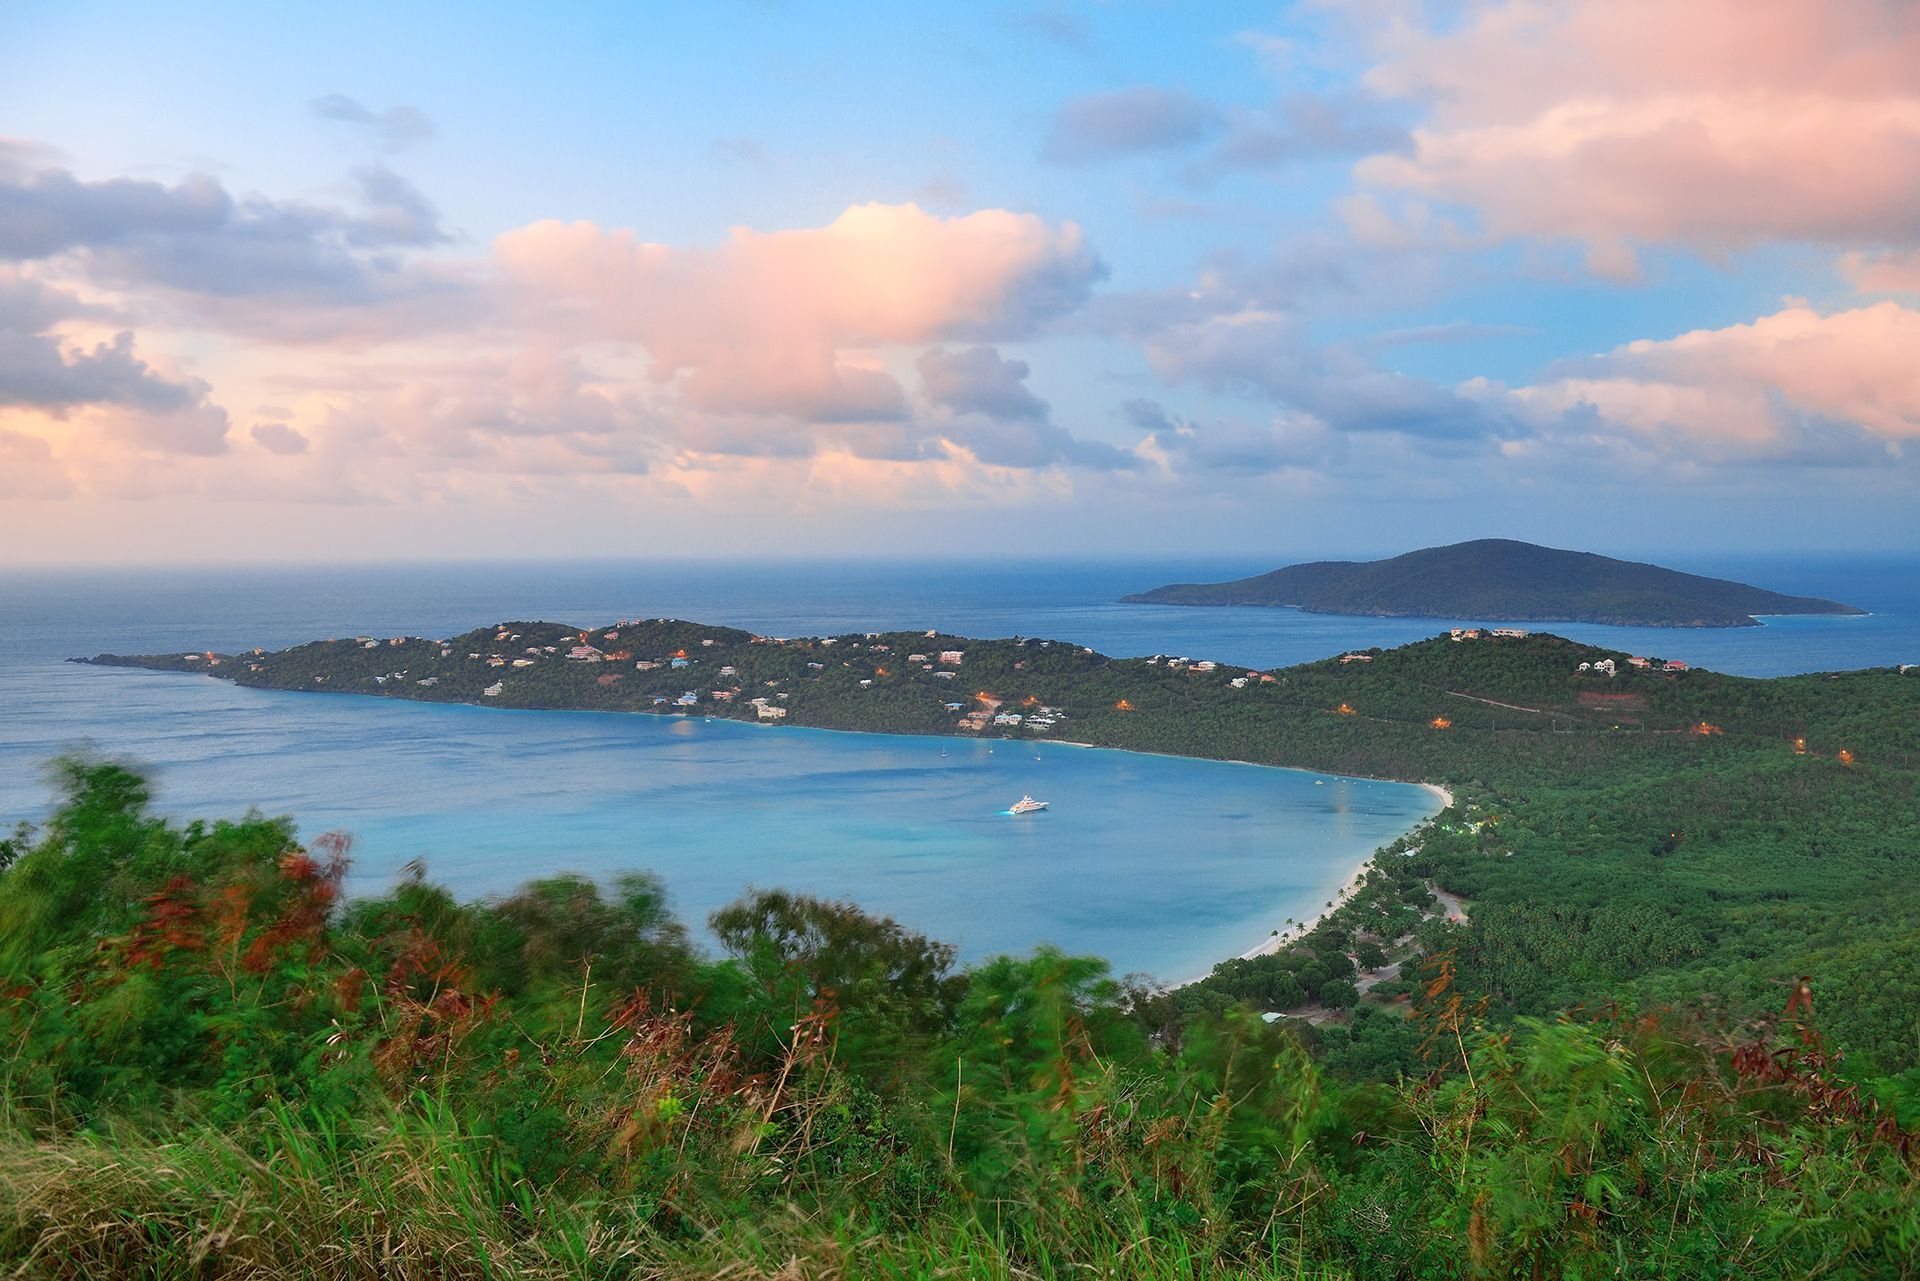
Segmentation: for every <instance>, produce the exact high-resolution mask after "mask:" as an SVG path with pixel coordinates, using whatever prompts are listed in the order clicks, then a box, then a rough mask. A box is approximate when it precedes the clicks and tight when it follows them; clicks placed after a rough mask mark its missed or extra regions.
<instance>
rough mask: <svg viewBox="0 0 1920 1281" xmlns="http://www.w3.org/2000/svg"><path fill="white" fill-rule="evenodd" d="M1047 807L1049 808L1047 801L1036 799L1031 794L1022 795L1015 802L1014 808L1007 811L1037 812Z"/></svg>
mask: <svg viewBox="0 0 1920 1281" xmlns="http://www.w3.org/2000/svg"><path fill="white" fill-rule="evenodd" d="M1045 808H1047V803H1046V802H1045V801H1036V800H1034V799H1033V798H1032V797H1031V796H1022V797H1021V798H1020V799H1019V800H1017V801H1015V802H1014V803H1013V808H1012V809H1010V810H1008V811H1007V813H1009V814H1037V813H1039V812H1040V811H1041V810H1043V809H1045Z"/></svg>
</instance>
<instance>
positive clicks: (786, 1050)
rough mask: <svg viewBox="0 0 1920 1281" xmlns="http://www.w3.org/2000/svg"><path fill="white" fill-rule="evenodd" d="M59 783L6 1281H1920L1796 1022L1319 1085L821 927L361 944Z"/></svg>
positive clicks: (925, 945) (1898, 1172) (1276, 1060)
mask: <svg viewBox="0 0 1920 1281" xmlns="http://www.w3.org/2000/svg"><path fill="white" fill-rule="evenodd" d="M62 768H63V772H64V778H65V783H66V787H67V793H68V794H67V800H66V802H65V804H64V805H63V806H62V807H61V808H60V810H59V811H58V813H57V814H56V815H55V816H54V818H53V819H52V820H51V821H50V822H49V824H48V825H47V827H46V830H45V832H44V834H43V835H41V836H40V837H39V838H38V839H37V840H36V839H31V838H16V839H15V840H14V841H12V842H10V843H9V845H8V847H7V848H8V850H9V852H10V853H11V854H12V855H13V859H12V862H11V865H10V866H8V867H7V868H6V870H5V871H4V872H3V873H0V1037H3V1038H4V1041H5V1044H6V1046H7V1052H6V1054H5V1056H4V1068H0V1090H3V1091H4V1093H3V1095H0V1103H3V1105H4V1109H5V1111H4V1117H3V1118H0V1257H4V1259H5V1260H6V1261H7V1262H8V1263H10V1264H11V1265H12V1266H13V1267H14V1268H15V1269H16V1271H17V1272H18V1273H19V1274H20V1275H26V1276H72V1277H94V1276H103V1275H116V1276H117V1275H155V1276H180V1277H189V1276H191V1277H206V1276H218V1277H255V1276H259V1277H269V1276H271V1277H279V1276H307V1275H314V1276H346V1277H359V1276H364V1277H376V1276H377V1277H441V1276H458V1277H468V1276H471V1277H493V1276H533V1277H563V1276H564V1277H616V1276H686V1275H709V1274H719V1275H727V1276H734V1277H794V1278H799V1277H840V1276H848V1277H852V1276H861V1277H864V1276H876V1277H882V1276H934V1275H943V1276H965V1277H974V1276H981V1277H1007V1278H1013V1277H1023V1278H1024V1277H1033V1276H1040V1277H1080V1276H1089V1275H1091V1276H1142V1277H1181V1278H1211V1277H1228V1276H1236V1277H1237V1276H1249V1277H1276V1278H1277V1277H1282V1276H1287V1277H1294V1276H1325V1277H1365V1278H1374V1277H1379V1278H1387V1277H1403V1276H1404V1277H1514V1276H1527V1277H1532V1276H1619V1275H1638V1276H1732V1275H1736V1274H1738V1275H1743V1276H1747V1277H1755V1276H1759V1277H1766V1276H1782V1277H1786V1276H1792V1277H1802V1276H1813V1275H1819V1276H1859V1277H1881V1276H1893V1277H1898V1276H1911V1275H1916V1273H1917V1272H1920V1268H1917V1267H1916V1264H1915V1263H1914V1256H1915V1254H1916V1252H1920V1193H1916V1185H1917V1184H1920V1180H1917V1179H1916V1178H1915V1175H1916V1160H1917V1158H1916V1151H1915V1143H1916V1132H1915V1130H1914V1128H1912V1125H1911V1118H1909V1124H1908V1125H1907V1126H1905V1127H1903V1126H1902V1124H1901V1118H1900V1109H1901V1108H1903V1107H1910V1106H1911V1101H1912V1093H1911V1092H1910V1091H1907V1092H1903V1089H1902V1085H1901V1083H1900V1081H1898V1080H1895V1079H1885V1080H1872V1081H1859V1082H1856V1081H1848V1080H1846V1079H1844V1078H1843V1077H1842V1076H1841V1075H1840V1073H1839V1072H1838V1071H1837V1070H1836V1064H1835V1061H1834V1058H1833V1055H1832V1054H1831V1052H1830V1051H1829V1049H1828V1048H1827V1047H1826V1045H1825V1044H1824V1043H1823V1042H1822V1040H1821V1039H1820V1036H1819V1034H1818V1033H1817V1032H1815V1031H1814V1029H1813V1027H1812V1023H1811V1019H1810V1008H1809V1004H1808V997H1807V994H1806V993H1805V992H1799V993H1796V994H1795V995H1794V996H1793V998H1792V1000H1791V1002H1790V1003H1789V1005H1788V1007H1787V1009H1786V1011H1785V1012H1784V1014H1783V1015H1782V1017H1781V1019H1780V1020H1778V1021H1777V1022H1776V1023H1775V1024H1773V1025H1771V1026H1769V1027H1766V1028H1763V1029H1760V1030H1757V1031H1756V1030H1753V1029H1733V1030H1727V1029H1715V1028H1713V1027H1710V1026H1707V1025H1703V1024H1694V1023H1689V1022H1686V1021H1682V1020H1675V1019H1667V1018H1655V1017H1631V1016H1628V1015H1626V1014H1607V1015H1605V1016H1602V1017H1597V1018H1587V1019H1571V1018H1559V1019H1534V1020H1519V1021H1515V1022H1513V1023H1511V1024H1509V1025H1507V1026H1505V1027H1504V1028H1495V1027H1492V1026H1489V1025H1487V1024H1485V1023H1483V1022H1482V1021H1480V1020H1479V1019H1477V1018H1476V1017H1475V1016H1474V1013H1473V1008H1472V1003H1471V1002H1469V1001H1468V1000H1467V999H1465V997H1464V996H1463V995H1462V993H1461V992H1460V991H1458V990H1457V989H1456V988H1455V987H1454V986H1453V972H1452V968H1451V965H1450V964H1448V963H1443V964H1442V965H1440V966H1439V967H1438V968H1437V970H1436V971H1434V972H1433V973H1432V974H1431V975H1430V976H1429V977H1428V979H1427V981H1426V982H1425V984H1424V986H1422V987H1420V988H1419V989H1418V990H1417V991H1416V992H1415V994H1414V995H1415V999H1414V1000H1413V1001H1412V1002H1410V1004H1409V1005H1408V1007H1407V1008H1406V1011H1405V1012H1406V1017H1404V1018H1402V1017H1400V1016H1399V1015H1398V1014H1395V1013H1392V1012H1390V1011H1388V1010H1387V1009H1385V1008H1381V1007H1374V1006H1362V1007H1361V1010H1362V1012H1361V1013H1360V1014H1359V1015H1357V1016H1356V1018H1355V1025H1354V1026H1355V1029H1360V1028H1361V1027H1362V1025H1363V1024H1367V1025H1371V1024H1372V1023H1376V1022H1380V1021H1382V1020H1384V1021H1385V1023H1383V1024H1382V1026H1381V1028H1380V1029H1379V1031H1378V1033H1377V1035H1375V1034H1372V1033H1369V1034H1368V1035H1367V1036H1361V1035H1359V1034H1358V1033H1357V1032H1354V1031H1345V1030H1342V1031H1341V1033H1340V1034H1339V1035H1336V1034H1335V1033H1334V1031H1333V1030H1332V1029H1325V1030H1323V1031H1322V1032H1320V1033H1318V1034H1316V1036H1317V1037H1318V1042H1319V1047H1320V1049H1319V1055H1318V1057H1316V1055H1315V1053H1313V1052H1312V1051H1311V1049H1310V1046H1309V1044H1308V1042H1307V1041H1306V1040H1303V1034H1302V1033H1300V1032H1296V1031H1295V1030H1293V1029H1292V1028H1291V1027H1289V1026H1288V1025H1286V1024H1284V1023H1279V1024H1269V1023H1266V1022H1263V1021H1262V1020H1261V1019H1260V1018H1259V1017H1258V1015H1257V1013H1256V1010H1257V1008H1258V1007H1257V1006H1256V1007H1247V1006H1243V1005H1241V1004H1240V1003H1239V1002H1238V1001H1237V1000H1236V999H1235V998H1234V997H1233V996H1232V995H1230V994H1228V993H1225V992H1221V991H1215V992H1213V993H1212V995H1211V997H1210V998H1209V999H1208V1000H1207V1001H1205V1002H1201V1003H1198V1004H1197V1005H1195V1006H1194V1007H1193V1008H1191V1009H1180V1010H1174V1009H1172V1007H1170V1006H1169V1005H1168V1004H1167V1003H1166V1002H1164V1001H1162V1002H1160V1003H1159V1004H1157V1005H1156V1004H1154V1002H1152V1001H1150V1000H1142V999H1139V994H1134V995H1132V996H1130V995H1129V992H1128V989H1126V988H1125V987H1123V986H1122V985H1120V984H1118V983H1116V982H1115V981H1114V980H1113V979H1112V978H1111V976H1110V975H1109V974H1108V971H1107V968H1106V966H1105V965H1104V963H1102V962H1100V961H1097V960H1094V959H1090V958H1084V957H1072V956H1065V955H1061V954H1059V953H1056V952H1051V951H1045V950H1043V951H1040V952H1036V953H1035V954H1033V955H1032V956H1028V957H1002V958H998V959H996V960H993V961H991V962H988V963H986V964H984V965H981V966H978V967H976V968H973V969H971V970H967V971H956V970H955V969H954V968H953V953H952V951H951V949H949V948H946V947H945V946H943V945H940V944H937V943H933V942H931V941H929V940H926V939H924V938H921V937H920V936H917V935H914V934H912V933H911V932H909V931H906V930H903V929H901V928H900V927H899V926H897V925H896V924H894V923H893V922H890V921H884V920H876V919H874V918H871V917H868V916H865V915H863V914H861V913H860V912H858V911H857V909H855V908H853V907H851V906H849V905H846V904H834V903H822V902H819V901H817V900H811V899H806V898H803V897H800V896H794V895H786V894H779V893H771V894H764V895H757V896H753V897H751V898H749V899H747V900H743V901H742V902H741V903H738V904H735V905H734V906H732V907H729V908H727V909H725V910H723V911H722V912H720V913H717V914H716V916H715V919H714V926H715V930H716V933H717V934H718V935H719V937H720V938H721V939H722V940H723V942H724V943H725V945H726V947H727V949H728V951H729V953H730V955H729V957H728V959H726V960H722V961H719V962H711V961H707V960H704V959H702V958H701V957H700V956H699V955H698V954H697V952H696V951H695V950H694V949H693V948H692V946H691V944H690V943H689V941H688V938H687V936H686V933H685V931H684V930H683V929H682V928H681V927H680V926H679V925H678V924H677V923H675V922H674V921H673V920H672V918H671V917H670V915H669V914H668V913H667V912H666V910H665V907H664V896H663V894H662V893H661V891H660V888H659V887H658V886H657V885H656V884H654V883H652V882H651V881H649V880H647V879H646V878H628V879H624V880H621V881H619V882H617V883H616V884H615V885H614V886H613V887H612V888H611V889H610V890H609V889H602V888H600V887H597V886H595V885H594V884H593V883H591V882H588V881H585V880H582V879H579V878H553V879H549V880H544V881H538V882H535V883H533V884H531V885H529V886H527V887H526V888H524V889H523V890H521V891H520V892H518V893H516V894H514V895H511V896H508V897H505V898H500V899H495V900H489V901H485V902H481V903H467V904H463V903H458V902H456V901H454V900H453V899H451V898H450V897H449V896H448V895H446V894H445V893H444V892H443V891H440V890H438V889H437V888H435V887H433V886H431V885H430V884H428V883H426V882H425V881H424V880H423V879H421V878H419V877H417V876H416V877H413V878H411V879H408V880H405V881H403V882H402V883H401V884H399V885H398V886H396V887H395V889H394V890H393V891H392V892H391V893H389V894H388V895H386V896H384V897H382V898H379V899H374V900H365V901H355V902H351V903H343V902H342V901H341V900H340V896H339V886H340V882H341V877H342V875H343V874H344V871H345V868H346V849H345V844H344V842H343V841H339V840H328V839H323V840H321V841H318V842H315V843H314V844H313V846H312V847H311V848H307V847H302V846H300V845H298V844H297V843H296V842H295V840H294V837H293V832H292V829H291V827H290V826H289V825H288V824H286V823H285V822H282V821H274V820H264V819H248V820H246V821H243V822H239V823H222V824H215V825H212V826H205V825H200V824H194V825H189V826H186V827H178V826H175V825H171V824H168V823H165V822H163V821H160V820H158V819H156V818H154V817H152V816H151V815H150V814H149V813H148V812H147V809H146V799H147V798H146V790H145V787H144V785H143V784H142V783H141V781H140V780H139V779H138V778H137V777H136V776H134V775H132V774H130V773H128V772H127V771H125V770H123V769H121V768H118V767H114V766H102V765H91V764H84V763H79V762H68V763H66V764H65V765H64V766H63V767H62ZM1243 970H1244V972H1241V973H1240V979H1241V981H1244V982H1245V983H1247V984H1250V985H1252V986H1253V987H1256V988H1260V987H1269V986H1273V985H1278V984H1282V983H1294V982H1297V980H1296V978H1295V976H1294V974H1293V973H1292V972H1290V971H1286V970H1284V967H1281V968H1275V967H1268V968H1265V969H1263V968H1261V967H1251V968H1246V967H1243ZM1322 970H1323V972H1322V973H1320V974H1318V975H1310V976H1309V977H1310V978H1311V979H1312V980H1313V981H1314V982H1317V983H1319V984H1321V985H1323V987H1324V988H1326V989H1333V988H1334V987H1335V985H1342V986H1345V987H1349V988H1350V987H1351V984H1350V982H1349V981H1348V979H1346V978H1345V977H1340V976H1336V975H1333V974H1331V973H1329V972H1324V967H1322ZM1339 995H1340V996H1342V997H1344V995H1345V994H1344V992H1342V993H1339ZM1150 1007H1151V1008H1150ZM1343 1038H1344V1039H1343ZM1380 1046H1399V1047H1400V1048H1399V1049H1396V1050H1394V1051H1393V1052H1392V1053H1391V1054H1389V1055H1388V1056H1387V1058H1386V1060H1383V1062H1384V1063H1385V1064H1386V1070H1379V1071H1370V1070H1368V1068H1367V1065H1366V1062H1365V1061H1364V1056H1362V1055H1361V1054H1360V1053H1359V1048H1360V1047H1373V1048H1376V1049H1377V1048H1378V1047H1380ZM1403 1062H1411V1063H1414V1064H1416V1065H1417V1066H1416V1067H1415V1068H1414V1070H1412V1071H1411V1072H1407V1071H1400V1070H1394V1067H1395V1065H1399V1064H1402V1063H1403ZM1380 1065H1381V1064H1380V1063H1376V1064H1375V1066H1376V1067H1379V1066H1380Z"/></svg>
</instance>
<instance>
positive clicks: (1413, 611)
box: [1120, 538, 1866, 627]
mask: <svg viewBox="0 0 1920 1281" xmlns="http://www.w3.org/2000/svg"><path fill="white" fill-rule="evenodd" d="M1120 601H1121V603H1122V604H1126V605H1269V606H1285V607H1291V608H1294V609H1299V610H1303V611H1305V612H1307V613H1310V614H1362V615H1368V616H1371V617H1375V618H1470V619H1475V620H1478V621H1483V622H1532V623H1607V624H1611V625H1613V626H1616V627H1756V626H1758V625H1759V624H1758V622H1757V621H1756V620H1755V617H1754V616H1755V615H1757V614H1862V613H1865V612H1866V611H1864V610H1860V609H1855V608H1854V607H1853V606H1851V605H1842V604H1841V603H1840V602H1838V601H1831V600H1822V599H1820V598H1819V597H1815V596H1786V595H1783V594H1781V593H1780V592H1770V591H1767V590H1766V589H1765V588H1762V587H1751V586H1748V585H1747V584H1745V583H1736V582H1731V581H1729V580H1727V579H1724V578H1706V577H1703V576H1701V575H1699V574H1683V573H1681V572H1680V571H1679V570H1674V569H1663V568H1661V567H1660V566H1658V565H1647V564H1642V563H1640V562H1638V561H1628V560H1614V559H1613V558H1612V557H1610V556H1597V555H1595V554H1593V553H1592V552H1573V551H1562V550H1560V549H1558V548H1554V547H1541V546H1538V545H1536V544H1534V543H1522V542H1517V541H1514V540H1512V539H1507V538H1482V539H1476V540H1475V541H1473V542H1467V543H1454V544H1452V545H1451V546H1447V547H1428V548H1424V549H1422V550H1420V551H1416V552H1408V553H1406V554H1405V555H1404V556H1395V557H1393V558H1392V559H1390V560H1375V561H1344V560H1323V561H1314V562H1311V563H1309V564H1305V565H1289V566H1287V567H1286V568H1285V569H1276V570H1274V571H1273V572H1271V573H1267V574H1258V575H1255V576H1254V577H1252V578H1241V579H1236V580H1234V581H1233V582H1230V583H1172V584H1169V585H1168V586H1165V587H1156V588H1154V589H1153V590H1152V591H1148V592H1137V593H1135V594H1133V595H1130V596H1122V597H1121V598H1120Z"/></svg>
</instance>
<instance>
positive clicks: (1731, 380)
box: [1462, 302, 1920, 464]
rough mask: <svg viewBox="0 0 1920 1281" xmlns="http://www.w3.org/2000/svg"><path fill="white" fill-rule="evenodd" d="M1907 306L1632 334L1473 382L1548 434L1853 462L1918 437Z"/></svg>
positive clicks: (1747, 456) (1913, 322)
mask: <svg viewBox="0 0 1920 1281" xmlns="http://www.w3.org/2000/svg"><path fill="white" fill-rule="evenodd" d="M1916 351H1920V312H1916V311H1913V310H1911V309H1908V308H1906V307H1902V306H1900V305H1899V304H1897V303H1893V302H1882V303H1877V304H1875V305H1873V306H1870V307H1861V308H1856V309H1853V310H1849V311H1840V312H1833V313H1826V314H1823V313H1821V312H1818V311H1815V310H1812V309H1811V308H1808V307H1789V308H1786V309H1784V310H1782V311H1778V312H1775V313H1773V314H1772V315H1769V316H1763V317H1761V318H1760V319H1758V320H1755V321H1753V322H1751V323H1748V324H1741V325H1730V326H1728V327H1726V328H1724V329H1703V330H1696V331H1694V332H1691V333H1686V334H1681V335H1679V336H1678V337H1675V338H1668V339H1659V340H1642V341H1639V342H1634V343H1629V344H1627V345H1626V346H1623V347H1619V348H1616V349H1614V350H1613V351H1611V352H1608V353H1606V354H1605V355H1602V356H1597V357H1593V358H1591V359H1588V360H1583V361H1577V362H1566V363H1565V364H1563V365H1561V366H1559V367H1558V368H1556V369H1554V370H1552V371H1549V374H1548V376H1547V377H1546V378H1543V379H1542V380H1540V381H1539V382H1537V383H1535V384H1533V385H1531V386H1527V387H1520V388H1505V387H1501V386H1498V385H1495V384H1491V383H1485V382H1473V383H1469V384H1467V385H1466V386H1465V387H1463V388H1462V391H1463V393H1464V394H1466V395H1468V396H1470V397H1473V398H1475V399H1478V400H1481V401H1483V402H1489V403H1491V402H1496V401H1498V402H1503V403H1504V406H1505V408H1506V411H1507V412H1511V413H1517V414H1521V415H1523V416H1526V417H1528V418H1529V419H1531V420H1532V421H1533V422H1535V423H1536V424H1537V425H1539V426H1540V427H1541V429H1542V430H1543V431H1544V432H1546V433H1547V434H1550V435H1557V436H1560V437H1571V438H1578V437H1593V438H1597V439H1603V440H1604V439H1611V440H1618V441H1624V442H1626V443H1629V444H1632V445H1634V446H1636V447H1639V448H1642V449H1645V450H1646V451H1648V452H1650V453H1653V454H1657V455H1668V456H1675V457H1681V458H1688V459H1693V460H1697V461H1702V462H1708V463H1714V462H1744V461H1755V460H1792V461H1796V462H1800V463H1803V464H1819V463H1834V464H1843V463H1856V464H1857V463H1861V462H1864V461H1868V460H1871V459H1873V458H1880V459H1883V460H1884V459H1885V458H1886V456H1887V455H1888V454H1889V453H1895V454H1898V453H1900V452H1901V451H1902V448H1903V446H1905V445H1906V443H1907V442H1911V441H1913V440H1916V439H1920V365H1916V363H1915V361H1914V359H1913V353H1915V352H1916Z"/></svg>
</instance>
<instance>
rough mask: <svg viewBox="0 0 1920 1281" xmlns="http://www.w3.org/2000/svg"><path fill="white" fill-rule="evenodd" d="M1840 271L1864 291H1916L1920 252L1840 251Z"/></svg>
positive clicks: (1919, 281) (1919, 291)
mask: <svg viewBox="0 0 1920 1281" xmlns="http://www.w3.org/2000/svg"><path fill="white" fill-rule="evenodd" d="M1840 271H1841V274H1842V275H1844V276H1845V277H1846V278H1847V279H1848V280H1850V281H1851V282H1853V287H1854V288H1855V289H1858V290H1859V291H1860V292H1861V293H1866V294H1920V253H1904V254H1901V253H1880V254H1865V253H1861V252H1859V251H1858V250H1855V251H1852V252H1850V253H1847V254H1844V255H1842V256H1841V259H1840Z"/></svg>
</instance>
